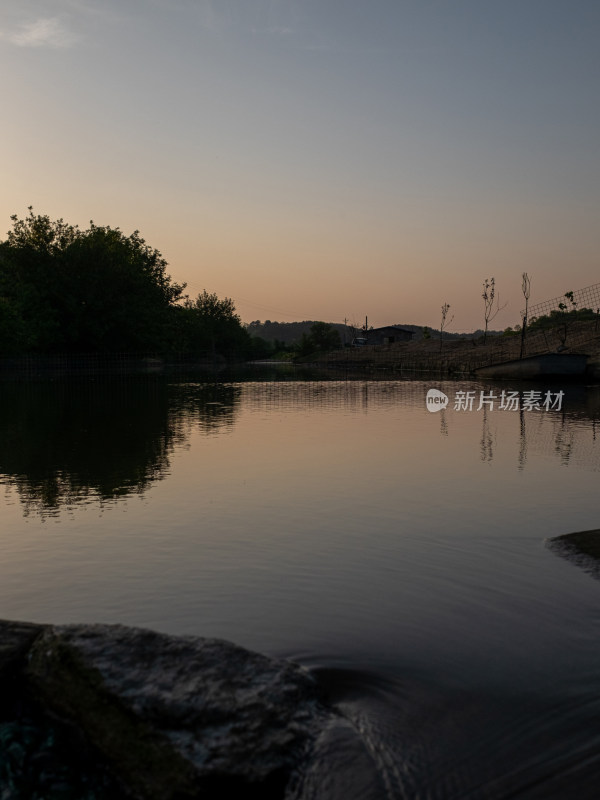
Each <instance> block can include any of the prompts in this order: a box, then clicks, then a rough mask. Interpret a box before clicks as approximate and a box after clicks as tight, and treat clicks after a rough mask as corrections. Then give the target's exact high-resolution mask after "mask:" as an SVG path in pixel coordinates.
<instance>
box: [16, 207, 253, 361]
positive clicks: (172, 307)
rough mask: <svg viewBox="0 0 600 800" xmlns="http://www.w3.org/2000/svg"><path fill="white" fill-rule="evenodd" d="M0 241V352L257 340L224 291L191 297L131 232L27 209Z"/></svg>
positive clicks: (244, 349) (249, 343)
mask: <svg viewBox="0 0 600 800" xmlns="http://www.w3.org/2000/svg"><path fill="white" fill-rule="evenodd" d="M28 212H29V213H28V215H27V216H26V217H25V219H19V218H18V217H17V215H13V216H12V217H11V220H12V223H13V225H12V229H11V230H10V231H9V232H8V234H7V238H6V239H5V240H4V241H2V242H0V352H2V353H5V354H6V353H10V354H24V353H58V352H60V353H114V352H130V353H141V352H161V353H168V352H177V353H184V354H185V353H189V354H196V355H197V354H202V353H211V354H213V355H214V354H216V353H218V354H220V355H224V356H228V355H231V354H233V353H235V354H236V355H241V356H245V357H251V356H252V355H253V351H254V349H255V348H256V347H257V346H258V349H260V343H257V342H255V341H254V340H253V339H252V337H251V336H250V334H249V333H248V332H247V331H246V330H245V328H244V326H243V325H242V322H241V320H240V318H239V316H238V315H237V314H236V312H235V306H234V303H233V301H232V300H231V299H229V298H225V299H220V298H218V297H217V295H216V294H211V293H209V292H207V291H204V292H202V293H201V294H199V295H198V296H197V297H196V298H194V299H192V298H190V297H189V296H188V295H186V294H185V288H186V287H185V284H179V283H176V282H174V281H173V280H172V278H171V277H170V275H168V274H167V262H166V261H165V259H164V258H163V257H162V255H161V253H160V252H159V251H158V250H156V249H154V248H152V247H150V246H149V245H148V244H147V243H146V241H145V240H144V239H143V238H142V237H141V236H140V233H139V231H134V232H133V233H132V234H130V235H129V236H126V235H125V234H124V233H123V232H122V231H121V230H120V229H119V228H112V227H109V226H99V225H95V224H94V223H93V222H90V225H89V227H88V228H87V229H86V230H81V229H80V228H79V227H78V226H77V225H69V224H67V223H66V222H64V221H63V220H62V219H59V220H54V221H53V220H51V219H50V218H49V217H48V216H46V215H40V214H34V212H33V209H32V208H31V207H30V208H29V209H28Z"/></svg>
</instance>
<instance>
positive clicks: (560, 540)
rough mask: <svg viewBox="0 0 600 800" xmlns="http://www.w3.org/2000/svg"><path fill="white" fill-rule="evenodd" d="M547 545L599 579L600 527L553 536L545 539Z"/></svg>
mask: <svg viewBox="0 0 600 800" xmlns="http://www.w3.org/2000/svg"><path fill="white" fill-rule="evenodd" d="M547 545H548V547H549V548H550V549H551V550H553V551H554V552H555V553H556V554H557V555H559V556H562V557H563V558H566V559H567V560H568V561H571V562H572V563H573V564H575V565H576V566H578V567H580V568H581V569H583V570H584V571H585V572H587V573H588V574H589V575H592V576H593V577H594V578H597V579H600V529H594V530H590V531H577V532H576V533H565V534H563V535H562V536H555V537H554V538H553V539H548V540H547Z"/></svg>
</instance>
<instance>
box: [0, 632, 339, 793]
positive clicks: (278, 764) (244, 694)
mask: <svg viewBox="0 0 600 800" xmlns="http://www.w3.org/2000/svg"><path fill="white" fill-rule="evenodd" d="M0 674H2V675H4V678H5V681H4V686H5V687H6V686H8V685H11V686H12V687H13V688H12V689H11V691H10V692H9V693H7V692H6V691H5V692H4V693H3V698H4V699H3V702H2V705H1V706H0V759H1V760H2V764H3V766H2V768H1V770H3V771H0V799H1V800H8V798H11V800H12V798H15V800H16V798H37V797H40V798H41V797H48V798H51V797H57V798H58V797H65V798H73V800H74V799H75V798H86V800H95V798H99V799H100V798H104V797H112V798H115V800H116V798H117V797H119V795H121V796H127V797H135V798H143V799H144V800H145V799H146V798H148V799H149V800H150V799H151V798H161V800H168V798H178V800H182V799H183V798H186V797H187V798H191V797H203V798H211V797H217V796H219V797H222V796H223V794H224V793H226V792H227V791H228V790H229V792H230V794H231V793H233V794H234V796H239V797H242V796H243V797H245V798H252V797H257V798H258V797H260V798H264V799H265V800H268V798H283V797H285V796H288V797H291V796H298V793H300V794H301V787H302V785H303V781H304V777H305V776H307V775H310V772H311V769H310V761H311V759H312V758H313V757H314V753H315V748H317V749H318V748H319V747H320V745H319V742H320V741H321V740H322V732H323V731H324V730H335V729H336V727H337V726H338V723H339V717H338V715H337V714H336V713H335V712H334V711H333V710H331V709H328V708H327V707H326V705H325V704H324V703H323V701H322V697H321V690H320V689H319V687H318V685H317V683H316V682H315V680H314V679H313V678H312V676H311V675H310V674H309V673H308V672H307V671H305V670H304V669H303V668H302V667H300V666H299V665H297V664H293V663H291V662H287V661H282V660H276V659H271V658H267V657H266V656H263V655H260V654H257V653H252V652H249V651H247V650H245V649H244V648H241V647H238V646H236V645H234V644H231V643H230V642H226V641H222V640H217V639H203V638H199V637H174V636H167V635H164V634H159V633H155V632H153V631H149V630H143V629H138V628H127V627H124V626H120V625H67V626H35V625H28V624H27V623H10V622H0ZM299 787H300V788H299Z"/></svg>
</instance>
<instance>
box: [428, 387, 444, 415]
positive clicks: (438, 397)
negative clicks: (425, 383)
mask: <svg viewBox="0 0 600 800" xmlns="http://www.w3.org/2000/svg"><path fill="white" fill-rule="evenodd" d="M449 402H450V398H449V397H448V395H447V394H444V393H443V392H440V390H439V389H430V390H429V391H428V392H427V399H426V405H427V411H431V412H432V413H435V412H436V411H441V410H442V409H443V408H446V406H447V405H448V403H449Z"/></svg>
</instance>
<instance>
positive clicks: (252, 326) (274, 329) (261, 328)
mask: <svg viewBox="0 0 600 800" xmlns="http://www.w3.org/2000/svg"><path fill="white" fill-rule="evenodd" d="M317 321H319V320H304V321H303V322H272V321H271V320H270V319H267V320H265V321H264V322H261V321H260V320H259V319H257V320H255V321H254V322H249V323H248V324H247V325H246V330H247V331H248V333H249V334H250V335H251V336H260V338H261V339H265V340H266V341H267V342H274V341H278V342H283V343H284V344H294V342H299V341H300V339H301V338H302V334H303V333H306V334H308V333H310V328H311V325H314V324H315V322H317ZM329 324H330V325H331V327H332V328H334V329H335V330H336V331H338V332H339V334H340V338H341V340H342V342H351V341H352V339H353V337H354V336H355V335H357V334H358V335H360V334H359V330H360V329H358V330H357V333H354V331H355V330H356V329H353V328H352V326H350V325H344V324H343V323H340V322H330V323H329ZM393 324H394V325H398V327H399V328H404V329H405V330H407V331H413V332H414V341H419V339H422V338H423V325H404V324H403V323H393ZM377 327H379V326H377ZM429 333H430V335H431V337H432V338H435V337H439V335H440V332H439V330H436V329H435V328H429ZM501 333H502V331H488V336H499V335H500V334H501ZM480 336H483V330H477V331H474V332H473V333H449V332H444V339H464V338H468V339H477V338H479V337H480Z"/></svg>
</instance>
